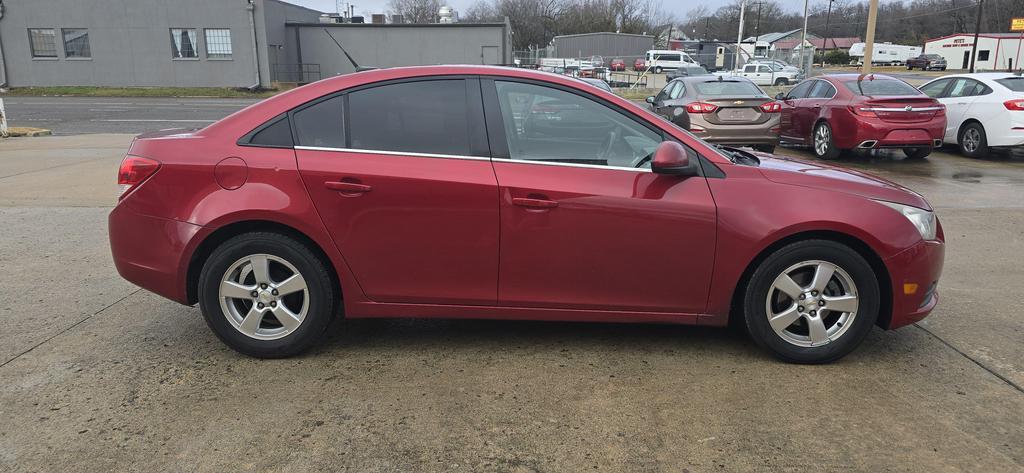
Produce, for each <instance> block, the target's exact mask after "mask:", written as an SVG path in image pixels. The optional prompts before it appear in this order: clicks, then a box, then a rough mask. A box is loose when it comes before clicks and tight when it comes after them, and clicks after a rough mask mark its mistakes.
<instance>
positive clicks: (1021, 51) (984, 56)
mask: <svg viewBox="0 0 1024 473" xmlns="http://www.w3.org/2000/svg"><path fill="white" fill-rule="evenodd" d="M1022 43H1024V40H1022V37H1021V34H1020V33H982V34H979V35H978V48H977V49H978V59H977V61H976V62H975V64H974V68H975V70H978V71H993V70H1011V69H1014V68H1019V67H1020V66H1019V64H1020V61H1021V60H1022V59H1024V48H1021V45H1022ZM972 49H974V35H973V34H955V35H949V36H942V37H939V38H933V39H929V40H928V41H925V42H924V53H925V54H938V55H940V56H942V57H943V58H945V59H946V65H947V67H948V68H949V69H968V68H969V67H970V65H971V50H972Z"/></svg>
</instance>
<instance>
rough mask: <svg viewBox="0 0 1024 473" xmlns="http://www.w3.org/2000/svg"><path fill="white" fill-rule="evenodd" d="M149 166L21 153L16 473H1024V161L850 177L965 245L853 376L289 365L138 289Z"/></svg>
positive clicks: (9, 324)
mask: <svg viewBox="0 0 1024 473" xmlns="http://www.w3.org/2000/svg"><path fill="white" fill-rule="evenodd" d="M129 141H130V136H126V135H90V136H76V137H52V138H32V139H16V140H5V141H2V142H0V228H3V229H4V231H3V232H0V267H2V268H4V271H2V272H0V278H2V279H0V296H2V298H3V300H4V302H5V303H4V304H3V305H0V322H2V323H3V328H2V329H0V380H2V381H0V419H3V422H0V471H7V470H10V471H63V470H76V471H96V470H111V471H124V470H132V471H181V470H189V471H267V470H272V471H359V472H366V471H371V472H372V471H510V472H530V471H536V472H540V471H545V472H547V471H572V472H575V471H582V470H598V471H602V470H604V471H608V470H610V471H671V472H679V471H693V472H698V471H836V470H852V471H929V472H930V471H986V472H990V471H991V472H998V471H1020V470H1021V469H1022V468H1024V427H1022V421H1024V414H1022V413H1024V392H1022V391H1021V390H1020V386H1022V385H1024V351H1022V348H1021V343H1020V340H1021V339H1022V338H1021V336H1022V331H1024V320H1022V318H1021V316H1020V314H1021V308H1020V307H1019V306H1018V305H1017V304H1016V303H1015V298H1016V297H1017V295H1019V294H1022V293H1024V251H1022V250H1024V233H1022V230H1021V229H1022V228H1024V211H1022V210H1021V207H1022V206H1024V202H1022V201H1021V199H1020V196H1021V194H1020V189H1021V185H1022V184H1024V162H1022V161H1020V160H1018V159H1011V158H1003V159H1000V160H992V161H973V160H967V159H965V158H962V157H959V156H951V155H947V154H939V155H936V156H934V157H932V158H930V159H929V160H927V161H926V162H921V163H912V162H907V161H891V160H888V159H884V160H876V161H870V160H852V161H844V162H843V164H847V165H850V166H854V167H862V168H866V169H869V170H872V171H875V172H878V173H880V174H882V175H884V176H885V177H888V178H890V179H894V180H896V181H898V182H901V183H904V184H907V185H909V186H910V187H912V188H914V189H915V190H918V191H919V192H921V193H923V194H924V195H925V196H926V197H928V198H929V199H930V200H931V202H932V203H933V204H934V205H935V206H936V208H937V210H938V212H939V216H940V219H941V220H942V223H943V225H944V226H945V230H946V236H947V239H948V244H949V246H948V250H947V261H946V269H945V272H944V276H943V279H942V281H941V283H940V294H941V295H942V300H941V302H940V304H939V307H938V309H937V310H936V312H935V313H934V314H933V315H932V316H931V317H929V318H928V319H925V321H923V322H922V323H921V324H920V326H919V327H916V326H911V327H907V328H904V329H901V330H898V331H893V332H884V331H881V330H875V331H874V332H872V333H871V334H870V336H869V337H868V339H867V341H866V342H865V344H864V345H863V346H862V347H861V348H860V349H859V350H857V351H856V352H855V353H853V354H852V355H850V356H848V357H847V358H845V359H843V360H841V361H840V362H838V363H835V364H832V365H827V366H795V365H787V364H783V363H780V362H777V361H775V360H774V359H773V358H771V357H769V356H768V355H766V354H765V353H764V352H762V351H760V350H758V349H757V348H756V347H754V346H753V344H752V343H751V342H750V341H749V340H747V339H746V337H745V336H743V335H741V334H738V333H736V332H734V331H729V330H715V329H706V328H695V327H677V326H656V325H610V324H569V323H535V322H485V321H425V320H366V321H346V322H343V323H340V324H337V325H336V326H335V327H334V329H333V331H332V332H331V334H330V336H329V337H328V339H327V340H326V341H325V342H324V343H323V344H321V345H320V346H319V347H318V348H317V349H315V350H314V351H313V352H312V353H309V354H308V355H306V356H303V357H299V358H295V359H288V360H275V361H266V360H255V359H250V358H245V357H242V356H240V355H237V354H236V353H234V352H232V351H230V350H228V349H227V348H225V347H224V346H223V345H222V344H221V343H220V342H219V341H217V339H216V338H215V337H214V336H213V335H212V334H211V333H210V331H209V330H208V329H207V328H206V326H205V324H204V322H203V320H202V318H201V317H200V315H199V312H198V310H197V309H195V308H188V307H183V306H180V305H177V304H175V303H173V302H170V301H167V300H164V299H161V298H160V297H157V296H154V295H152V294H149V293H146V292H145V291H139V290H138V289H137V288H135V287H133V286H131V285H130V284H128V283H126V282H124V281H123V280H121V279H120V278H119V277H118V276H117V274H116V272H115V270H114V269H113V267H112V264H111V263H110V258H109V250H108V248H107V240H106V214H107V212H108V211H109V208H110V206H111V205H112V204H113V202H114V200H115V192H116V190H115V187H116V185H115V182H114V178H115V172H116V167H117V163H118V162H119V160H120V159H121V157H122V156H123V154H124V151H125V149H126V147H127V143H128V142H129ZM780 151H781V152H783V153H789V154H803V153H802V152H799V151H795V150H780Z"/></svg>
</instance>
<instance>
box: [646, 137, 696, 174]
mask: <svg viewBox="0 0 1024 473" xmlns="http://www.w3.org/2000/svg"><path fill="white" fill-rule="evenodd" d="M697 166H698V163H697V160H696V159H692V160H691V159H690V155H689V154H688V153H687V152H686V148H684V147H683V145H681V144H679V143H676V142H675V141H662V142H661V144H660V145H658V149H656V150H655V151H654V159H653V160H651V170H652V171H654V172H656V173H658V174H668V175H673V176H696V175H698V174H700V171H699V169H698V167H697Z"/></svg>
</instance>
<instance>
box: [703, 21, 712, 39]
mask: <svg viewBox="0 0 1024 473" xmlns="http://www.w3.org/2000/svg"><path fill="white" fill-rule="evenodd" d="M709 29H711V17H710V16H709V17H707V18H704V41H707V40H709V39H711V37H710V36H708V30H709Z"/></svg>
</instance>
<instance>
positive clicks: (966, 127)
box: [921, 72, 1024, 158]
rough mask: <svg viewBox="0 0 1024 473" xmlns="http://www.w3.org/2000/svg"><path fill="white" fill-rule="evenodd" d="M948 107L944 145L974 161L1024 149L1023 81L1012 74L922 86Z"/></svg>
mask: <svg viewBox="0 0 1024 473" xmlns="http://www.w3.org/2000/svg"><path fill="white" fill-rule="evenodd" d="M921 91H922V92H924V93H925V94H927V95H928V96H929V97H933V98H936V99H939V102H941V103H942V104H943V105H945V106H946V134H945V137H944V138H943V141H944V142H945V143H949V144H956V145H958V146H959V147H960V152H961V153H963V154H964V155H966V156H969V157H972V158H981V157H985V156H987V155H988V153H989V151H990V149H991V148H993V147H1011V146H1021V145H1024V77H1021V76H1018V75H1016V74H1011V73H1009V72H983V73H976V74H953V75H948V76H943V77H940V78H938V79H935V80H933V81H931V82H928V83H927V84H925V85H922V86H921Z"/></svg>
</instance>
